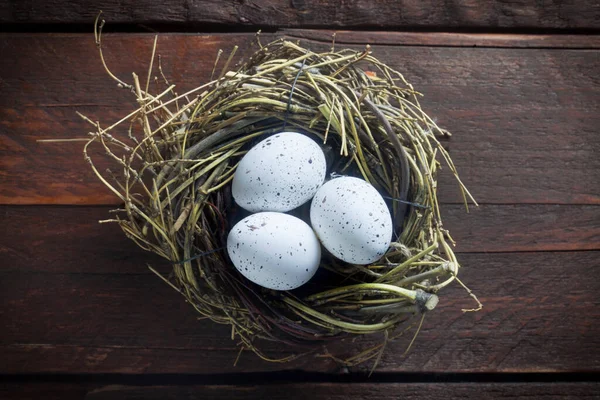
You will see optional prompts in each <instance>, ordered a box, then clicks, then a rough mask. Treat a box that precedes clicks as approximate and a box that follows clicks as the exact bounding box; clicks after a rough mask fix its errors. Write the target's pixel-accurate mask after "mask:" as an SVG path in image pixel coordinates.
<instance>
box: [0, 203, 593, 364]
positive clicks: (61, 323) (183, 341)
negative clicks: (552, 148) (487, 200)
mask: <svg viewBox="0 0 600 400" xmlns="http://www.w3.org/2000/svg"><path fill="white" fill-rule="evenodd" d="M523 207H524V208H525V209H526V208H531V207H533V206H523ZM494 208H497V209H501V210H503V209H505V208H506V207H501V206H487V207H482V211H486V212H488V213H490V212H491V211H489V209H494ZM558 208H560V209H575V210H576V211H577V213H579V214H584V217H582V219H583V218H585V212H582V209H583V208H584V207H573V206H570V207H557V209H558ZM107 210H108V208H106V207H95V208H83V207H70V208H67V207H61V208H57V207H3V213H2V215H3V216H4V219H3V221H1V222H2V224H3V226H4V227H5V229H4V230H3V236H2V237H0V243H2V245H1V247H0V249H1V252H0V255H1V257H2V259H3V262H2V263H1V267H0V301H1V302H2V304H3V307H2V308H1V309H0V326H2V327H3V329H2V330H0V354H2V358H1V359H0V373H11V374H13V373H42V372H61V373H68V372H73V371H76V372H78V373H206V374H210V373H231V372H265V371H275V370H293V369H302V370H306V371H325V372H334V371H337V369H338V367H337V365H336V364H335V363H334V362H332V361H330V360H328V359H324V358H312V357H309V358H306V359H302V360H300V361H298V362H295V363H291V364H283V365H279V364H269V363H265V362H260V360H258V359H257V358H256V357H255V356H254V355H252V354H250V353H244V354H243V355H242V357H241V358H240V362H239V363H238V365H237V367H234V366H233V363H234V360H235V359H236V357H237V349H236V347H235V342H232V341H231V339H230V333H231V332H230V329H229V328H228V327H227V326H220V325H216V324H213V323H211V322H209V321H199V320H198V319H197V315H196V314H195V313H194V311H193V310H192V309H191V308H190V306H188V305H187V304H185V303H184V301H183V299H182V298H181V297H180V296H179V295H178V294H177V293H176V292H174V291H173V290H172V289H170V288H169V287H168V286H166V285H165V284H164V283H163V282H161V281H160V280H159V279H158V278H157V277H155V276H154V275H153V274H152V273H151V272H149V271H148V270H147V268H146V264H147V263H150V264H152V265H153V266H154V267H155V268H157V269H159V270H161V271H162V272H165V273H166V272H168V271H169V266H168V265H166V264H165V263H161V260H159V259H157V258H156V257H151V256H150V255H146V254H143V253H141V252H139V250H137V249H136V248H135V246H134V245H133V244H132V243H130V242H128V241H119V240H117V239H115V238H120V237H121V236H120V235H121V234H120V232H118V231H117V229H115V227H110V226H94V222H93V221H94V220H95V219H97V218H100V217H101V216H102V215H103V214H104V213H105V212H106V211H107ZM521 210H522V209H521ZM594 211H595V210H594ZM577 213H572V214H569V215H568V216H566V217H565V218H564V221H570V222H572V224H573V225H570V226H569V225H562V226H561V228H560V229H559V228H556V231H557V232H559V231H565V232H571V235H573V236H570V238H571V239H566V240H573V243H578V242H582V239H581V238H580V235H579V234H576V233H574V232H576V231H577V230H579V229H584V228H581V221H580V220H576V219H575V218H576V214H577ZM511 214H512V215H519V214H521V215H523V217H521V218H520V219H521V221H522V222H521V225H520V226H521V227H527V226H528V225H535V224H534V223H531V222H530V220H527V218H526V216H527V215H528V214H530V213H528V212H521V213H519V210H518V209H515V210H513V211H512V212H511ZM542 214H543V215H550V213H549V212H548V210H546V212H545V213H542ZM460 215H461V218H463V217H464V214H462V212H461V213H460ZM544 218H549V221H554V222H555V223H557V225H558V224H559V222H557V221H559V219H556V218H554V217H544ZM587 218H588V219H589V218H592V214H587ZM503 220H504V219H503V217H502V215H501V214H500V215H498V214H496V215H495V216H493V217H491V218H490V219H489V221H490V222H492V221H495V222H496V225H497V226H498V227H499V229H497V231H498V230H501V229H502V228H501V226H500V224H501V223H502V222H503ZM515 220H516V217H515ZM36 221H37V222H36ZM65 221H73V222H72V223H65ZM77 221H80V222H79V223H78V222H77ZM61 222H62V224H61ZM459 222H460V219H459V218H457V219H456V220H455V222H454V223H455V224H458V223H459ZM509 222H510V221H509ZM511 223H512V222H511ZM449 224H450V222H449ZM61 225H62V226H61ZM51 226H55V228H54V229H53V233H52V231H51V232H48V230H49V228H48V227H51ZM19 227H21V228H19ZM492 228H493V224H491V223H490V228H481V227H479V228H476V227H472V228H470V229H472V230H473V232H478V233H477V234H473V238H470V239H468V240H467V239H465V241H466V242H470V241H472V240H476V237H478V236H479V237H480V239H479V247H478V248H479V249H481V250H480V251H481V252H479V253H461V254H459V260H460V262H461V264H462V265H463V267H464V268H463V270H462V271H461V278H462V280H463V281H464V282H465V283H466V284H468V285H469V286H470V288H471V289H472V290H474V291H475V293H477V295H478V296H479V298H480V299H481V301H482V302H483V303H484V305H485V307H484V309H483V310H482V311H480V312H478V313H469V314H463V313H462V312H461V309H462V308H470V307H472V306H473V303H472V301H471V300H470V298H469V297H468V296H467V295H466V293H465V292H464V291H463V290H462V289H461V288H460V287H459V286H458V285H453V286H452V287H451V288H448V290H444V291H443V292H442V293H441V302H440V305H439V306H438V308H437V309H436V312H434V313H432V314H430V315H429V316H428V317H427V318H426V319H425V323H424V326H423V329H422V331H421V334H420V336H419V337H418V338H417V341H416V343H415V347H414V348H413V350H412V351H411V352H410V353H409V354H408V355H407V356H403V355H402V354H403V353H404V350H405V349H406V346H407V344H408V341H409V340H410V338H411V335H410V334H408V335H407V336H406V337H404V338H400V339H398V341H397V342H394V343H391V344H389V345H388V349H387V352H386V354H385V355H384V357H383V358H382V360H381V363H380V366H379V370H380V371H381V372H546V371H555V372H561V371H563V372H566V371H569V372H581V371H596V372H598V371H600V341H599V340H600V331H599V330H600V326H598V323H597V321H598V320H599V319H600V313H599V311H598V310H600V300H599V299H598V296H597V293H598V292H599V291H600V281H598V279H595V275H596V270H597V269H598V267H599V266H600V263H599V261H598V260H599V257H600V251H597V250H599V249H600V246H599V245H595V249H596V251H574V252H569V251H556V252H527V251H526V252H512V253H487V251H488V250H486V249H488V248H491V249H493V248H494V247H493V246H494V245H493V243H494V242H496V241H498V242H502V241H504V240H505V238H507V239H510V234H506V235H505V236H494V235H493V234H491V233H492V232H493V229H492ZM518 229H519V228H517V229H516V230H515V231H518ZM36 231H39V232H40V233H36ZM44 231H46V233H44ZM455 231H459V230H458V229H456V230H455ZM27 232H29V233H27ZM479 232H481V233H479ZM523 235H524V234H523ZM538 236H539V234H537V233H535V232H532V233H530V234H529V237H530V238H536V237H538ZM27 237H30V240H29V241H27V243H25V244H22V243H21V242H23V240H24V239H26V238H27ZM567 237H569V236H567ZM594 237H596V239H597V237H598V235H597V228H596V235H595V236H594ZM457 238H461V236H460V234H458V233H457ZM486 240H487V241H488V242H489V243H491V244H487V245H486V244H485V241H486ZM518 240H522V239H518ZM529 240H531V241H533V240H534V239H529ZM539 240H540V241H543V240H542V239H539ZM538 245H539V243H534V244H533V245H532V246H533V247H531V248H532V249H533V248H536V247H535V246H538ZM486 246H488V247H486ZM490 246H491V247H490ZM128 252H131V253H128ZM364 344H365V345H366V342H364ZM339 346H340V347H337V348H336V347H333V348H332V350H336V349H337V350H340V351H341V352H342V354H344V353H345V352H348V351H349V350H348V349H349V348H350V347H352V345H351V344H348V343H342V344H340V345H339ZM267 350H268V351H269V353H270V354H271V355H273V356H280V355H282V354H283V353H282V349H281V348H278V347H276V346H267ZM368 368H369V365H365V366H362V367H359V368H357V369H356V371H365V370H366V369H368Z"/></svg>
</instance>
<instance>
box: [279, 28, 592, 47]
mask: <svg viewBox="0 0 600 400" xmlns="http://www.w3.org/2000/svg"><path fill="white" fill-rule="evenodd" d="M277 33H278V34H280V35H285V36H287V37H290V38H297V39H303V40H310V41H316V42H323V43H328V44H332V42H333V35H334V34H335V43H337V45H338V46H339V45H348V44H364V43H373V44H375V43H376V44H377V45H380V46H381V45H387V46H419V47H425V46H430V47H491V48H510V49H514V48H534V49H552V48H556V49H597V48H600V37H598V35H541V34H511V33H456V32H452V33H450V32H390V31H348V30H330V29H280V30H278V31H277Z"/></svg>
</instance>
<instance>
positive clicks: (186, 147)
mask: <svg viewBox="0 0 600 400" xmlns="http://www.w3.org/2000/svg"><path fill="white" fill-rule="evenodd" d="M100 31H101V29H97V31H96V40H97V44H98V47H99V48H100V55H101V60H102V62H103V64H104V66H105V67H106V64H105V63H104V58H103V57H102V50H101V44H100V34H101V33H100ZM257 38H258V35H257ZM257 44H258V50H257V51H256V52H255V53H254V54H253V55H252V56H251V57H250V58H249V59H248V60H247V61H246V62H244V63H242V64H241V65H239V66H238V67H235V68H234V69H231V70H230V69H229V65H230V62H231V60H232V57H233V54H232V55H231V56H230V57H229V59H227V60H226V61H225V63H224V64H225V65H224V67H223V68H222V71H221V72H220V73H219V72H218V71H216V72H215V70H216V68H215V69H213V78H212V79H211V80H210V81H209V82H207V83H205V84H203V85H202V86H199V87H197V88H195V89H193V90H190V91H188V92H187V93H184V94H176V93H175V90H174V85H169V84H168V82H167V80H166V78H164V76H163V78H164V79H160V80H159V81H160V82H164V85H163V87H161V86H160V85H159V84H156V83H153V84H152V85H150V81H151V79H150V76H151V74H152V71H153V68H154V62H153V61H154V59H155V54H154V51H155V50H156V41H155V42H154V50H153V55H152V60H153V61H152V62H151V65H150V71H149V74H148V81H147V82H145V85H144V86H142V85H141V84H140V81H139V79H138V77H137V76H136V75H135V74H133V82H132V83H131V84H129V83H126V82H124V81H122V80H120V79H119V78H117V77H116V76H115V75H113V74H112V73H110V71H109V70H108V68H107V72H108V73H109V74H110V75H111V76H112V77H113V78H114V79H115V80H117V82H118V84H119V85H120V86H122V87H124V88H126V89H129V90H130V91H131V92H132V93H133V95H134V96H135V97H136V99H137V102H138V107H137V108H135V109H134V110H132V112H130V113H129V114H128V115H126V116H125V117H124V118H122V119H121V120H120V121H117V122H116V123H114V124H112V125H110V126H108V127H105V128H102V127H101V126H100V124H99V123H96V122H92V121H91V120H90V119H88V118H86V117H84V118H85V119H86V120H87V121H88V122H90V123H92V124H93V125H94V126H95V128H96V129H95V131H94V132H91V133H90V135H91V139H90V140H89V142H88V143H87V144H86V145H85V150H84V153H85V157H86V160H87V161H88V162H89V163H90V165H91V167H92V169H93V170H94V172H95V173H96V175H97V176H98V178H99V179H100V180H101V181H102V182H103V183H104V184H105V185H106V186H107V187H108V188H109V189H110V190H112V192H114V194H115V195H116V196H117V197H118V198H119V199H120V200H121V201H122V203H123V207H122V209H120V210H118V211H119V212H118V213H117V215H116V216H115V217H114V218H113V219H111V220H110V221H114V222H116V223H117V224H119V226H120V227H121V228H122V230H123V231H124V233H125V235H126V236H127V237H128V238H130V239H132V240H133V241H134V242H135V243H137V244H138V245H139V246H140V247H142V248H144V249H146V250H148V251H151V252H153V253H156V254H158V255H159V256H161V257H163V258H164V259H165V260H167V261H168V263H170V264H171V265H172V268H173V270H172V274H170V275H168V276H164V275H160V274H158V272H157V274H158V275H159V276H160V277H161V278H162V279H163V280H164V281H165V282H167V283H168V284H169V285H170V286H171V287H172V288H174V289H175V290H176V291H178V292H179V293H181V295H183V296H184V297H185V299H186V300H187V302H189V303H190V304H191V305H192V307H193V308H194V309H195V310H196V311H197V312H198V313H199V314H201V315H202V316H204V317H207V318H210V319H211V320H213V321H215V322H217V323H220V324H229V325H231V327H232V332H233V333H232V336H234V337H235V338H237V339H236V340H238V342H239V345H240V346H241V348H242V349H251V350H253V351H254V352H255V353H257V354H258V355H259V356H260V357H262V358H265V359H269V360H272V359H271V358H270V357H269V355H268V354H266V352H265V350H264V349H265V347H264V343H265V342H266V341H276V342H280V343H283V344H284V345H285V348H286V349H287V350H289V355H288V356H286V357H284V358H282V359H277V361H286V360H291V359H293V358H296V357H298V356H299V355H303V354H307V353H308V354H310V353H313V354H314V353H319V352H322V351H323V349H324V348H325V346H324V344H326V343H328V342H329V341H331V340H334V339H339V338H347V337H353V336H357V335H366V334H374V333H383V334H382V335H380V337H381V338H382V341H381V342H378V343H379V344H377V345H375V346H371V347H368V348H367V349H366V350H364V349H362V348H361V349H358V348H357V349H356V350H355V352H354V354H353V355H352V356H351V357H350V358H346V359H345V360H344V361H345V362H346V363H347V364H356V363H360V362H363V361H365V360H368V359H370V358H372V357H377V355H379V354H380V353H381V351H382V349H383V348H384V346H385V342H386V341H387V340H389V339H391V338H393V337H394V333H392V332H393V331H394V329H395V328H397V327H399V326H403V327H406V326H416V325H419V322H421V323H422V318H423V317H422V316H424V314H425V313H426V312H429V311H431V310H433V309H434V308H435V306H436V304H437V303H438V294H439V292H440V291H441V290H442V289H443V288H444V287H446V286H448V285H449V284H450V283H452V282H453V281H457V282H458V283H459V284H461V285H462V283H461V282H460V281H459V280H458V278H457V274H458V271H459V263H458V261H457V259H456V256H455V254H454V252H453V250H452V245H453V242H452V239H451V237H450V235H449V233H448V231H446V230H444V229H443V226H442V219H441V216H440V208H439V204H438V199H437V193H436V188H437V181H436V177H437V173H438V170H439V169H440V165H441V163H440V161H438V159H440V160H443V162H444V163H445V165H447V167H448V168H449V169H450V170H451V171H452V172H453V173H454V175H455V176H456V178H457V180H458V176H457V174H456V171H455V168H454V165H453V163H452V161H451V159H450V157H449V155H448V153H447V151H446V150H445V149H444V147H442V145H441V144H440V142H439V140H438V137H439V136H447V135H449V133H448V132H446V131H444V130H442V129H441V128H439V127H438V126H437V125H436V123H435V122H434V121H433V120H432V119H431V118H430V117H429V116H427V115H426V114H425V113H424V112H423V111H422V110H421V107H420V105H419V100H418V98H419V96H420V94H419V93H417V92H416V91H415V90H414V89H413V87H412V85H410V84H409V83H408V82H407V81H406V80H405V79H404V77H403V76H402V75H401V74H400V73H399V72H397V71H395V70H394V69H392V68H391V67H389V66H387V65H386V64H384V63H382V62H381V61H379V60H378V59H376V58H375V57H373V56H372V55H371V51H370V48H369V47H367V48H366V49H364V50H363V51H355V50H351V49H343V50H339V51H335V50H334V49H331V50H330V51H325V52H321V53H319V52H313V51H311V50H309V49H307V48H304V47H302V46H300V45H299V44H298V43H296V42H290V41H287V40H277V41H275V42H272V43H269V44H268V45H264V46H263V45H261V44H260V40H257ZM216 65H218V59H217V62H215V66H216ZM156 69H158V70H159V71H160V74H161V75H162V68H160V65H158V68H156ZM151 86H152V87H158V88H159V89H157V90H156V92H155V93H152V91H151ZM284 129H285V130H287V131H296V132H302V133H304V134H305V135H308V136H311V137H313V138H315V139H316V140H318V141H319V142H321V143H322V144H323V146H324V147H325V152H326V154H327V156H328V157H327V158H328V171H327V172H328V174H339V175H351V176H357V177H360V178H362V179H364V180H366V181H368V182H370V183H371V184H372V185H373V186H374V187H375V188H376V189H377V190H378V191H379V193H380V194H381V195H382V196H383V197H384V198H385V199H386V201H387V202H388V207H389V209H390V212H391V215H392V220H393V223H394V232H395V234H394V238H393V241H392V244H391V246H390V247H389V250H388V251H387V252H386V254H385V255H384V256H383V257H382V258H381V259H379V260H378V261H376V262H374V263H372V264H369V265H353V264H349V263H345V262H343V261H340V260H337V259H335V258H334V257H332V256H330V255H328V254H324V255H323V257H322V260H321V264H320V267H319V270H318V272H317V274H316V275H315V277H314V278H313V279H312V280H311V281H310V282H309V283H308V284H306V285H304V286H302V287H300V288H298V289H296V290H292V291H274V290H269V289H265V288H263V287H260V286H258V285H256V284H254V283H252V282H250V281H249V280H247V279H246V278H244V277H243V276H242V275H241V274H240V273H239V272H238V271H237V270H236V268H234V266H233V265H232V263H231V261H230V259H229V258H228V255H227V251H226V238H227V234H228V231H229V229H230V227H231V226H233V224H235V222H236V221H238V220H239V219H240V218H241V217H243V216H244V214H243V212H242V211H240V209H239V208H237V207H236V205H235V203H234V202H233V200H232V195H231V181H232V178H233V176H234V173H235V171H236V166H237V164H238V162H239V161H240V159H241V157H242V156H243V155H244V154H245V153H246V152H247V151H248V150H249V149H250V148H251V147H252V146H253V144H256V142H257V141H260V140H261V139H264V138H266V137H267V136H269V135H272V134H275V133H277V132H281V131H282V130H284ZM97 145H100V146H101V148H102V149H103V150H104V151H106V153H107V154H108V155H109V158H110V159H111V160H112V161H113V162H114V165H115V166H116V168H112V169H111V170H112V172H111V171H102V172H101V171H100V170H99V169H98V168H97V167H96V164H95V163H94V162H93V160H92V158H90V157H89V156H88V153H89V154H91V152H88V149H89V148H90V146H97ZM458 184H459V186H460V188H461V190H462V193H463V195H464V197H465V204H466V202H467V200H472V198H471V196H470V194H469V193H468V191H467V190H466V189H465V188H464V186H463V185H462V183H461V182H460V180H458ZM295 213H296V215H298V216H299V217H301V218H305V213H306V210H305V209H303V208H302V207H301V208H300V209H299V210H296V211H295ZM153 271H154V272H156V271H155V270H154V269H153ZM463 286H464V285H463ZM465 288H466V287H465ZM467 290H468V289H467ZM469 293H470V291H469ZM478 304H479V303H478ZM398 331H401V330H398ZM398 331H396V332H398ZM331 356H335V357H337V356H336V355H331Z"/></svg>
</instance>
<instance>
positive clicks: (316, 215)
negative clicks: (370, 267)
mask: <svg viewBox="0 0 600 400" xmlns="http://www.w3.org/2000/svg"><path fill="white" fill-rule="evenodd" d="M310 221H311V224H312V226H313V229H314V230H315V232H316V233H317V236H318V237H319V239H320V240H321V243H322V244H323V246H325V248H326V249H327V250H329V252H330V253H331V254H333V255H334V256H335V257H337V258H339V259H340V260H343V261H346V262H349V263H352V264H360V265H365V264H370V263H372V262H375V261H377V260H378V259H380V258H381V257H382V256H383V255H384V254H385V252H386V251H387V250H388V248H389V246H390V243H391V240H392V230H393V225H392V217H391V215H390V211H389V209H388V207H387V205H386V204H385V201H384V200H383V198H382V197H381V195H380V194H379V192H377V190H376V189H375V188H374V187H373V186H372V185H371V184H369V183H367V182H366V181H364V180H362V179H358V178H353V177H341V178H336V179H333V180H331V181H329V182H327V183H325V184H324V185H323V186H321V188H320V189H319V190H318V191H317V193H316V194H315V197H314V198H313V200H312V203H311V206H310Z"/></svg>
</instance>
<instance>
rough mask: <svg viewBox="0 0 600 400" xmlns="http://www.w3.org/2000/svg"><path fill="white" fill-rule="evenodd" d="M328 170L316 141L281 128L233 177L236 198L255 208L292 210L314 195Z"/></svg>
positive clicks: (251, 153)
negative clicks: (282, 130) (281, 130)
mask: <svg viewBox="0 0 600 400" xmlns="http://www.w3.org/2000/svg"><path fill="white" fill-rule="evenodd" d="M325 172H326V162H325V155H324V154H323V151H322V150H321V148H320V147H319V145H318V144H317V143H316V142H315V141H313V140H312V139H310V138H309V137H307V136H305V135H303V134H300V133H295V132H281V133H278V134H276V135H273V136H271V137H269V138H267V139H265V140H263V141H261V142H260V143H258V144H257V145H256V146H254V147H252V148H251V149H250V151H248V153H246V155H244V157H243V158H242V160H241V161H240V163H239V165H238V167H237V169H236V172H235V175H234V177H233V183H232V194H233V198H234V199H235V202H236V203H237V204H238V205H239V206H240V207H242V208H244V209H246V210H248V211H251V212H257V211H280V212H285V211H289V210H292V209H294V208H296V207H298V206H300V205H302V204H304V203H306V202H307V201H308V200H310V199H311V198H312V197H313V196H314V194H315V193H316V191H317V189H318V188H319V187H320V186H321V185H322V184H323V181H324V180H325Z"/></svg>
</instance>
